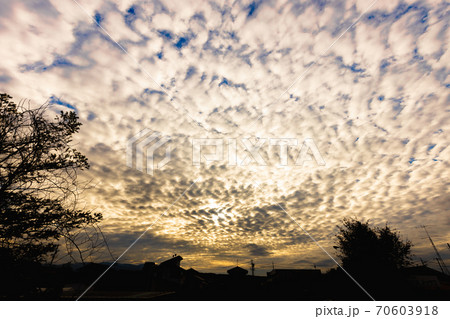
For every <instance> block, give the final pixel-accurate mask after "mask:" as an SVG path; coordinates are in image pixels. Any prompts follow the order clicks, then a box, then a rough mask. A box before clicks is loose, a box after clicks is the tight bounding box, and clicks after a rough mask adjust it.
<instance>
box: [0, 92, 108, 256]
mask: <svg viewBox="0 0 450 319" xmlns="http://www.w3.org/2000/svg"><path fill="white" fill-rule="evenodd" d="M47 110H48V108H47V107H46V106H45V105H44V106H41V107H39V108H26V107H24V106H20V105H19V106H18V105H17V104H15V103H14V102H13V101H12V97H11V96H9V95H7V94H1V95H0V258H1V259H2V260H3V261H9V262H21V261H31V262H42V261H45V260H48V258H51V256H54V255H56V253H57V252H58V248H59V246H60V242H61V240H62V239H64V240H65V241H66V245H67V244H74V245H76V243H75V241H74V236H73V232H74V231H76V230H77V229H81V228H83V227H86V226H87V225H93V224H96V223H97V222H98V221H100V219H101V214H99V213H92V212H89V211H82V210H78V209H75V207H74V205H69V204H68V203H69V200H68V198H69V197H70V196H71V195H73V194H75V193H76V191H77V181H76V177H77V171H79V170H82V169H87V168H88V167H89V164H88V161H87V158H86V157H85V156H84V155H82V154H81V153H80V152H78V151H77V150H76V149H75V148H73V147H72V146H71V145H70V144H71V142H72V136H73V134H75V133H77V132H78V131H79V129H80V126H81V123H80V122H79V121H78V116H77V114H76V113H75V112H61V113H60V114H59V115H57V116H56V117H55V118H54V119H51V118H49V117H48V113H49V112H47ZM72 247H73V246H72ZM79 253H81V251H79Z"/></svg>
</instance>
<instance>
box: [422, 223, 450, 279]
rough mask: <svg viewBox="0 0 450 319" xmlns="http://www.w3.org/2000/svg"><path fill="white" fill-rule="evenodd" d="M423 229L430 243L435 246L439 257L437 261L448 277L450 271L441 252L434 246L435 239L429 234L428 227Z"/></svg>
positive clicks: (423, 226)
mask: <svg viewBox="0 0 450 319" xmlns="http://www.w3.org/2000/svg"><path fill="white" fill-rule="evenodd" d="M421 227H422V228H423V229H424V230H425V233H426V234H427V236H428V239H429V240H430V243H431V245H432V246H433V249H434V252H435V253H436V256H437V258H436V261H437V262H438V265H439V267H440V268H441V271H442V273H443V274H446V275H450V272H449V271H448V269H447V266H446V265H445V263H444V260H443V259H442V257H441V254H439V251H438V250H437V248H436V246H435V245H434V242H433V239H431V236H430V234H428V231H427V228H426V226H425V225H422V226H421Z"/></svg>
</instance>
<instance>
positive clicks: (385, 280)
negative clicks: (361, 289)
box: [334, 219, 412, 292]
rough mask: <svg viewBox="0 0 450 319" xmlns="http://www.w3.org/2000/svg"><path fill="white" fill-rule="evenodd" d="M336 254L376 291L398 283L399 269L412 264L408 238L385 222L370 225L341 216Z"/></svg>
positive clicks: (346, 268)
mask: <svg viewBox="0 0 450 319" xmlns="http://www.w3.org/2000/svg"><path fill="white" fill-rule="evenodd" d="M336 238H337V245H336V246H334V248H335V249H336V250H337V253H338V257H339V258H340V259H341V261H342V266H343V268H344V269H345V270H347V271H348V272H349V273H350V274H351V275H352V276H354V277H355V278H356V279H357V280H359V281H360V282H361V284H364V285H366V286H367V287H368V288H371V289H372V292H376V291H377V290H379V289H381V288H382V289H383V290H384V291H386V290H387V289H388V288H387V287H389V286H394V285H395V284H396V283H398V280H399V279H400V277H399V276H398V271H399V270H400V269H402V268H404V267H406V266H408V265H410V264H411V258H412V256H411V247H412V243H411V242H410V241H409V240H406V241H403V240H402V239H401V238H400V234H399V233H398V232H397V231H396V230H395V229H391V228H390V227H389V226H388V225H385V226H384V227H371V226H370V225H369V221H366V222H361V221H358V220H356V219H344V220H343V226H339V232H338V234H337V235H336Z"/></svg>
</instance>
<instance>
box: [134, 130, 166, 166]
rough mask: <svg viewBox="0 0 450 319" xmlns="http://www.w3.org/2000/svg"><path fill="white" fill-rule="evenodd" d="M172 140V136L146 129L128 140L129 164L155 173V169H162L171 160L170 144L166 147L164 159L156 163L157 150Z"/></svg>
mask: <svg viewBox="0 0 450 319" xmlns="http://www.w3.org/2000/svg"><path fill="white" fill-rule="evenodd" d="M168 142H170V137H168V136H162V135H161V134H160V133H158V132H154V131H152V130H150V129H144V130H142V131H140V132H139V133H137V134H136V135H134V136H132V137H131V138H130V139H128V141H127V150H126V153H127V154H126V156H127V166H128V167H131V168H136V169H137V170H138V171H141V172H146V173H147V174H150V175H153V171H154V170H155V169H161V168H163V167H164V165H166V164H167V163H168V162H169V161H170V151H171V149H170V146H169V145H168V146H167V147H166V152H165V155H164V156H163V159H162V160H161V161H159V162H158V163H155V152H156V151H157V150H158V149H159V148H161V147H162V146H163V145H165V144H167V143H168Z"/></svg>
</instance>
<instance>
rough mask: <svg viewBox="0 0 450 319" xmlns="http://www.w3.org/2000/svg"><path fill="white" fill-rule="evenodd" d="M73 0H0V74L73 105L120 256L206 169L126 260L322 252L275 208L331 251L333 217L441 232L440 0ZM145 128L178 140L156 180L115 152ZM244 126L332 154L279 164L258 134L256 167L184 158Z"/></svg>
mask: <svg viewBox="0 0 450 319" xmlns="http://www.w3.org/2000/svg"><path fill="white" fill-rule="evenodd" d="M78 2H79V4H80V6H81V7H82V8H83V9H84V10H85V11H86V12H85V11H84V10H83V9H82V8H80V7H79V6H77V5H76V3H75V2H73V1H56V0H46V1H44V0H41V1H32V2H30V1H14V2H10V1H1V6H2V12H1V13H0V36H1V38H2V43H8V46H3V47H2V49H0V59H1V61H3V63H2V66H1V68H0V88H1V90H2V91H6V92H8V93H9V94H11V95H13V96H14V97H15V98H16V99H17V100H19V99H20V98H31V99H32V103H33V104H36V105H37V104H42V103H44V102H45V101H50V102H53V106H52V107H53V108H55V109H65V110H68V109H74V110H76V112H77V113H78V115H79V116H80V118H81V120H82V122H83V123H84V125H83V127H82V130H81V132H80V134H79V135H78V136H77V140H76V143H77V145H78V148H79V149H80V150H81V151H83V152H84V153H85V154H86V155H87V156H88V158H89V159H90V161H91V164H92V168H91V170H90V171H88V172H86V173H84V175H83V176H82V177H83V178H86V179H89V180H92V181H93V182H92V183H93V185H95V187H94V188H92V189H90V190H89V191H88V192H85V194H84V200H85V202H86V206H87V207H89V208H92V209H95V210H98V211H101V212H102V213H103V214H104V216H105V220H104V224H103V229H104V231H105V233H106V234H107V236H108V237H109V238H111V248H112V249H113V250H114V251H115V252H117V254H118V253H120V252H121V251H122V250H123V249H125V248H126V247H127V246H128V245H129V244H131V242H132V241H133V240H134V238H136V237H137V236H138V235H139V234H140V232H141V231H144V230H145V229H146V227H148V225H150V224H151V223H152V222H153V221H155V220H156V218H158V216H159V215H160V214H161V213H163V212H164V211H165V210H166V209H168V208H169V207H170V205H171V204H172V202H173V201H174V200H175V199H176V198H177V197H178V196H179V195H180V194H182V193H183V191H184V190H185V189H187V188H188V187H189V185H190V184H191V183H192V182H193V181H194V180H195V179H196V178H197V177H200V180H199V181H198V182H197V183H196V184H195V185H194V186H193V187H192V188H191V189H190V190H189V191H188V192H187V193H186V194H185V196H183V197H181V198H180V200H179V201H178V202H177V203H176V204H175V205H174V206H173V207H172V208H171V209H170V210H169V211H168V213H167V214H166V215H165V216H163V217H162V218H161V219H160V220H159V221H158V223H156V224H155V225H154V226H153V227H152V228H151V229H150V230H149V231H148V233H147V235H146V236H145V238H143V240H142V242H140V243H138V244H137V245H136V247H134V248H133V249H132V250H131V251H130V253H129V254H127V256H126V257H125V258H128V261H132V262H141V261H144V260H161V259H163V258H165V257H170V255H171V254H172V253H179V254H182V255H183V257H186V260H185V263H186V264H187V266H194V267H197V268H199V269H209V270H225V269H226V267H227V266H232V265H234V263H235V260H236V259H241V260H244V259H246V258H247V259H250V258H251V257H253V258H254V259H255V260H256V261H257V265H258V264H270V261H271V260H276V262H277V263H279V264H280V263H281V264H283V265H290V266H292V267H293V266H295V265H299V264H301V265H305V266H308V265H309V266H311V265H312V264H313V263H316V264H317V265H319V266H323V267H325V266H330V265H331V263H329V264H327V263H326V262H325V261H324V260H325V259H326V256H325V255H324V254H323V252H321V251H320V250H319V249H318V248H317V246H316V245H315V244H314V243H313V242H312V241H311V239H310V238H309V237H308V236H306V235H305V234H304V233H303V232H302V230H301V229H299V227H298V226H297V225H296V224H295V223H293V222H292V220H291V218H290V217H289V216H287V215H286V213H285V212H284V211H283V209H285V210H286V211H287V212H288V213H289V214H290V215H291V216H292V217H293V218H295V219H296V220H297V221H298V222H299V223H300V224H301V225H302V226H303V227H304V228H305V229H306V230H307V231H308V232H309V233H310V234H311V235H312V236H313V237H314V238H315V239H316V240H317V241H318V242H319V243H320V244H321V245H323V247H325V248H326V249H327V250H329V251H332V246H333V236H332V235H333V234H334V233H335V232H336V228H335V226H336V225H337V224H339V221H340V220H341V219H342V218H344V217H358V218H360V219H371V220H372V221H373V222H374V223H375V224H378V225H382V224H384V223H385V222H386V221H389V222H391V223H392V224H393V225H394V226H396V227H397V228H398V229H399V230H400V231H401V232H402V233H403V234H405V235H407V236H408V238H410V239H412V240H413V242H415V244H416V246H415V252H416V254H418V255H420V256H428V255H427V254H428V251H427V249H428V244H427V243H426V241H424V240H423V238H422V237H423V236H422V235H421V234H420V231H419V230H417V229H416V228H415V227H416V226H417V225H420V224H432V225H434V226H433V228H432V231H433V233H435V234H436V235H437V234H439V236H438V237H436V242H437V243H438V245H443V244H444V239H445V238H448V236H449V235H450V233H449V229H450V228H449V226H450V219H449V217H448V216H449V214H448V207H450V205H449V202H450V200H449V191H448V189H449V187H448V180H450V178H449V162H448V158H449V157H450V156H449V155H450V153H449V147H448V144H449V143H448V142H449V137H448V131H449V129H450V127H449V115H450V112H449V109H448V105H449V99H450V97H449V93H448V89H449V87H450V82H449V78H448V73H449V69H448V65H449V62H450V59H449V53H448V43H449V33H448V9H449V7H448V4H447V3H446V2H445V1H441V2H439V1H431V0H430V1H378V2H377V3H376V4H375V5H374V6H373V7H372V8H370V9H369V10H368V11H367V12H365V10H366V9H367V8H368V7H369V5H370V4H371V3H372V1H363V0H360V1H332V2H329V3H326V2H323V1H320V2H318V1H257V2H253V1H234V2H232V1H225V2H215V1H197V0H195V1H194V0H192V1H184V2H183V5H180V4H179V3H178V2H175V1H156V0H155V1H132V0H131V1H81V0H80V1H78ZM363 12H365V13H364V14H363V15H362V16H361V19H360V20H359V21H358V22H357V23H356V24H355V25H354V26H353V27H352V28H350V29H349V30H348V31H347V32H345V34H343V35H342V33H344V31H345V30H346V29H347V28H348V27H349V26H350V25H351V24H352V23H354V22H355V21H356V20H357V18H358V17H359V16H360V15H361V14H362V13H363ZM105 31H106V32H107V33H108V34H106V33H105ZM341 35H342V37H341V38H340V39H339V40H338V41H337V42H336V43H335V44H334V45H333V46H332V47H331V48H330V46H331V44H332V43H333V42H334V41H335V40H336V39H337V38H338V37H339V36H341ZM122 49H123V50H122ZM124 50H125V51H126V52H127V53H125V52H124ZM283 92H284V94H283ZM144 128H150V129H152V130H153V131H156V132H159V133H161V134H163V135H167V136H170V137H171V139H172V141H171V143H173V145H176V148H175V149H174V150H173V151H172V160H171V161H170V162H169V163H168V164H167V165H166V166H165V167H164V168H163V169H162V170H159V171H155V173H154V175H153V176H150V175H146V174H143V173H141V172H139V171H136V170H134V169H131V168H128V167H127V166H126V165H125V164H126V160H125V149H126V141H127V139H128V138H130V137H131V136H133V135H134V134H136V133H137V132H139V131H141V130H142V129H144ZM239 137H260V138H297V139H299V141H303V139H305V138H313V140H314V141H315V143H316V145H317V147H318V149H319V150H320V152H321V154H322V156H323V158H324V160H325V162H326V165H325V166H323V167H322V166H318V165H315V163H314V162H311V163H309V164H311V165H307V166H304V167H298V166H294V165H288V166H287V167H279V166H277V165H275V164H276V163H275V164H274V159H275V160H276V157H277V156H279V155H280V153H279V152H280V149H279V146H278V148H276V147H272V148H270V147H269V146H268V145H267V144H266V145H265V146H267V147H265V148H264V149H263V150H262V151H261V154H262V156H263V157H264V158H265V159H266V160H268V162H270V165H267V166H265V167H260V166H256V165H255V163H252V162H250V163H248V165H247V166H228V165H226V164H227V163H226V162H221V163H202V165H200V166H193V165H192V147H191V141H192V139H193V138H225V139H228V138H239ZM253 142H254V141H253ZM300 144H301V143H300ZM300 144H299V145H297V146H292V147H290V148H289V153H288V163H289V164H292V163H293V162H295V159H296V157H297V154H298V153H299V152H300V147H301V145H300ZM240 147H241V151H242V145H240ZM239 154H240V155H239V156H240V157H245V152H244V153H239ZM158 156H159V157H158ZM161 156H162V154H157V159H160V158H161ZM271 156H272V158H271ZM240 159H241V160H242V159H243V158H240ZM269 159H271V161H269ZM275 162H276V161H275ZM256 183H257V184H258V185H260V186H256ZM277 203H279V204H280V205H281V206H282V207H283V209H280V207H279V206H278V204H277ZM301 260H304V261H305V262H303V263H302V262H301ZM268 267H269V266H268Z"/></svg>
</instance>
